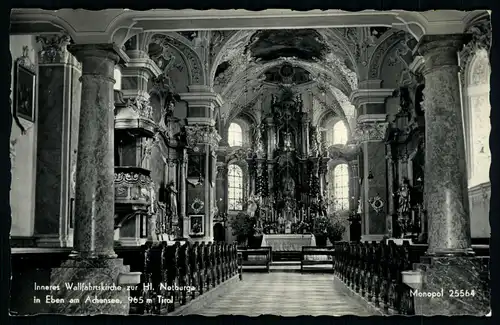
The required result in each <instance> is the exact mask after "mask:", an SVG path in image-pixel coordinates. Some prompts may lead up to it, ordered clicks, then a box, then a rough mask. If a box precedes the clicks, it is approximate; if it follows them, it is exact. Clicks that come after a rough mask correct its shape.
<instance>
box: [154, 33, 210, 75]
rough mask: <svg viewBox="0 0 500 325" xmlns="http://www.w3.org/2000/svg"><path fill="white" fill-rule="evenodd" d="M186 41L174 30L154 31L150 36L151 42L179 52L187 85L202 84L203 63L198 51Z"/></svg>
mask: <svg viewBox="0 0 500 325" xmlns="http://www.w3.org/2000/svg"><path fill="white" fill-rule="evenodd" d="M186 41H187V40H186V39H185V38H184V37H182V35H179V34H178V33H174V32H170V33H156V34H154V35H152V36H151V42H155V43H159V44H160V43H161V44H162V46H164V47H171V48H173V49H175V50H176V51H177V52H178V53H179V54H180V56H181V57H182V59H183V60H184V62H185V64H186V67H187V70H188V71H187V72H188V76H189V77H188V79H189V85H203V84H204V82H205V78H206V77H205V76H206V73H205V69H204V65H203V64H202V60H201V59H200V56H199V55H198V53H196V51H195V50H194V49H193V48H192V47H191V46H190V44H187V42H186Z"/></svg>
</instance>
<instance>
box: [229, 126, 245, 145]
mask: <svg viewBox="0 0 500 325" xmlns="http://www.w3.org/2000/svg"><path fill="white" fill-rule="evenodd" d="M227 141H228V142H229V145H230V146H231V147H238V146H242V145H243V131H242V130H241V126H240V125H239V124H237V123H231V124H230V125H229V129H228V132H227Z"/></svg>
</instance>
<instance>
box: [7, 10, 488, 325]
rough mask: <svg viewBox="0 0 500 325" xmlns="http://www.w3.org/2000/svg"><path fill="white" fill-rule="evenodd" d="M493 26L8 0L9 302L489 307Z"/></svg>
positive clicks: (295, 308) (389, 310)
mask: <svg viewBox="0 0 500 325" xmlns="http://www.w3.org/2000/svg"><path fill="white" fill-rule="evenodd" d="M91 22H92V23H91ZM491 32H492V31H491V24H490V16H489V12H487V11H485V10H478V11H470V12H465V11H454V10H436V11H432V12H407V11H398V10H393V11H370V12H369V13H367V12H343V11H340V10H326V11H319V10H318V11H315V10H313V11H308V12H298V11H288V10H275V9H269V10H265V11H262V12H260V13H259V14H258V15H255V13H252V12H250V11H245V10H228V11H223V10H208V11H197V10H167V9H156V10H150V11H134V10H128V9H107V10H102V11H87V10H83V9H78V10H74V9H60V10H43V9H14V10H13V11H12V16H11V35H10V52H11V56H12V62H11V64H12V65H11V75H12V84H11V103H12V107H11V110H12V133H11V137H10V157H11V173H12V184H11V193H10V204H11V209H12V228H11V247H12V288H11V293H12V297H11V306H10V310H11V313H12V315H33V314H37V313H48V312H50V313H60V314H68V315H81V314H99V313H104V314H121V315H127V314H149V315H152V314H161V315H188V314H200V315H209V316H216V315H231V314H241V315H254V316H258V315H261V314H274V315H284V316H287V315H288V316H290V315H292V316H294V315H348V314H351V315H392V314H404V315H438V314H439V315H459V314H460V315H463V314H471V315H486V314H487V313H488V312H489V308H490V307H489V306H490V305H489V295H490V294H489V255H490V253H489V237H490V226H489V210H490V209H489V206H490V193H491V189H490V180H489V168H490V161H491V154H490V149H489V134H490V121H489V115H490V110H491V108H490V100H489V92H490V81H489V80H490V73H491V69H490V63H489V50H490V46H491ZM69 284H72V285H74V286H75V287H78V286H79V285H81V288H78V289H74V288H69V287H68V286H69ZM103 286H104V287H103ZM116 286H120V287H121V288H122V289H116ZM110 287H112V288H110ZM113 288H115V289H113ZM124 288H127V289H124ZM456 289H458V290H456ZM441 290H444V292H445V294H444V296H443V295H442V296H441V297H440V298H438V299H436V298H435V297H431V296H430V294H429V293H431V292H434V293H436V292H438V294H439V292H440V291H441ZM455 291H456V292H455ZM14 292H15V294H13V293H14ZM297 292H301V293H302V294H299V295H297ZM446 292H449V293H450V294H446ZM89 297H90V298H89ZM438 297H439V295H438ZM89 299H90V300H89ZM304 301H306V302H307V303H304Z"/></svg>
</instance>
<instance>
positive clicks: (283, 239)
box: [261, 234, 316, 252]
mask: <svg viewBox="0 0 500 325" xmlns="http://www.w3.org/2000/svg"><path fill="white" fill-rule="evenodd" d="M261 246H262V247H264V246H266V247H271V249H272V250H273V252H276V251H278V252H280V251H296V252H300V251H302V246H316V238H314V236H313V235H311V234H305V235H302V234H265V235H263V236H262V244H261Z"/></svg>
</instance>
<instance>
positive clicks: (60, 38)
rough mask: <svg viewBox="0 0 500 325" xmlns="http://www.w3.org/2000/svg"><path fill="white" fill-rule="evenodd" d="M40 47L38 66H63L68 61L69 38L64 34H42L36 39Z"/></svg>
mask: <svg viewBox="0 0 500 325" xmlns="http://www.w3.org/2000/svg"><path fill="white" fill-rule="evenodd" d="M36 41H37V43H38V44H39V45H40V48H39V50H38V63H39V64H57V63H60V64H64V63H68V61H69V57H70V56H69V52H68V51H67V46H68V45H69V44H70V41H71V39H70V37H69V36H68V35H66V34H64V33H57V34H44V35H39V36H37V37H36Z"/></svg>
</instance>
